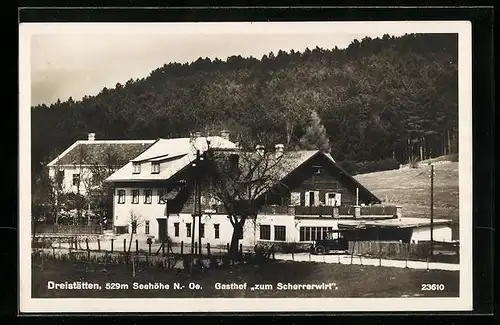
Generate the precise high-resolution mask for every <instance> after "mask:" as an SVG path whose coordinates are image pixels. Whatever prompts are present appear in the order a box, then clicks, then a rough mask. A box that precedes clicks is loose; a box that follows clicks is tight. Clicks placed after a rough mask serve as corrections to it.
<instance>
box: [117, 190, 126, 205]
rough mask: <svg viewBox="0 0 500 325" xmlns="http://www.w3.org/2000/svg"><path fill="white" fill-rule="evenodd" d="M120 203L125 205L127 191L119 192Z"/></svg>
mask: <svg viewBox="0 0 500 325" xmlns="http://www.w3.org/2000/svg"><path fill="white" fill-rule="evenodd" d="M118 203H120V204H123V203H125V190H118Z"/></svg>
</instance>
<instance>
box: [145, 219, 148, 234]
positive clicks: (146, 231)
mask: <svg viewBox="0 0 500 325" xmlns="http://www.w3.org/2000/svg"><path fill="white" fill-rule="evenodd" d="M144 233H145V234H146V235H149V220H146V221H145V223H144Z"/></svg>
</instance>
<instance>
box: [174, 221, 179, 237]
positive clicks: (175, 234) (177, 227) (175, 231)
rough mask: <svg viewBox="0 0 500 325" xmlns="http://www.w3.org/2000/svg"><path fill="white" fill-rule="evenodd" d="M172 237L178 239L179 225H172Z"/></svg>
mask: <svg viewBox="0 0 500 325" xmlns="http://www.w3.org/2000/svg"><path fill="white" fill-rule="evenodd" d="M174 236H175V237H179V223H178V222H175V223H174Z"/></svg>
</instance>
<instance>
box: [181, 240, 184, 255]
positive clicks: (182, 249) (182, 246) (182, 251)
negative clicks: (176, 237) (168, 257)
mask: <svg viewBox="0 0 500 325" xmlns="http://www.w3.org/2000/svg"><path fill="white" fill-rule="evenodd" d="M181 256H184V241H183V240H182V241H181Z"/></svg>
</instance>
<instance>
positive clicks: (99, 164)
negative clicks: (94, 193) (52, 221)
mask: <svg viewBox="0 0 500 325" xmlns="http://www.w3.org/2000/svg"><path fill="white" fill-rule="evenodd" d="M154 141H155V140H96V139H95V133H89V134H88V139H87V140H78V141H76V142H75V143H73V144H72V145H71V146H70V147H68V148H67V149H66V150H64V151H63V152H62V153H61V154H60V155H58V156H57V157H55V158H54V159H53V160H52V161H51V162H50V163H48V164H47V168H48V170H49V176H50V177H51V178H52V179H54V180H55V179H58V180H59V181H60V182H61V190H62V192H64V193H79V194H82V195H85V194H86V192H87V190H88V189H87V185H86V184H89V182H87V181H88V180H89V179H91V177H92V176H93V173H92V170H93V169H94V168H107V169H109V170H110V171H113V170H118V169H119V168H121V167H122V166H123V165H125V164H126V163H127V162H129V161H130V159H132V158H134V157H136V156H137V155H139V154H140V153H141V152H143V151H144V150H146V149H147V148H148V147H149V146H150V145H151V144H153V143H154Z"/></svg>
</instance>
